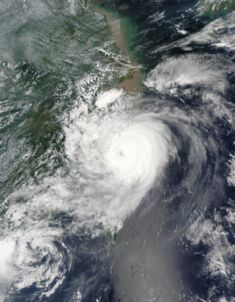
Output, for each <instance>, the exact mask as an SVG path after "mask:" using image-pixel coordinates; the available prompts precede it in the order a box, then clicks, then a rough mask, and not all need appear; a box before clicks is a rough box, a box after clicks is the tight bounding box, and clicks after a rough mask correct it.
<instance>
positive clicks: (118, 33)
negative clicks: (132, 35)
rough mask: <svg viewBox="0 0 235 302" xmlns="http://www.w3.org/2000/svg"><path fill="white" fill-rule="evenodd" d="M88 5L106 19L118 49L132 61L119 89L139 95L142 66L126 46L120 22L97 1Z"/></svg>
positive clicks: (92, 0)
mask: <svg viewBox="0 0 235 302" xmlns="http://www.w3.org/2000/svg"><path fill="white" fill-rule="evenodd" d="M88 5H89V6H90V7H91V9H93V11H94V12H97V13H99V14H101V15H103V16H104V17H105V18H106V20H107V23H108V25H109V28H110V31H111V33H112V35H113V37H114V40H115V44H116V47H117V48H118V49H120V50H121V51H122V52H123V53H124V55H126V56H127V57H128V58H129V59H130V62H131V65H132V66H131V67H130V69H129V71H128V74H127V75H126V76H125V77H124V78H123V79H120V82H119V83H118V85H119V87H120V88H122V89H123V90H125V91H127V92H128V93H138V92H139V91H140V89H141V71H140V66H139V65H138V64H136V62H135V61H134V59H133V57H132V55H131V53H130V51H129V49H128V47H127V46H126V40H125V37H124V34H123V29H122V26H121V22H120V20H119V19H118V18H117V17H115V16H114V15H113V14H112V13H111V12H109V11H108V10H106V9H105V8H103V7H101V6H100V5H99V3H97V2H96V1H95V0H90V1H88Z"/></svg>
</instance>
